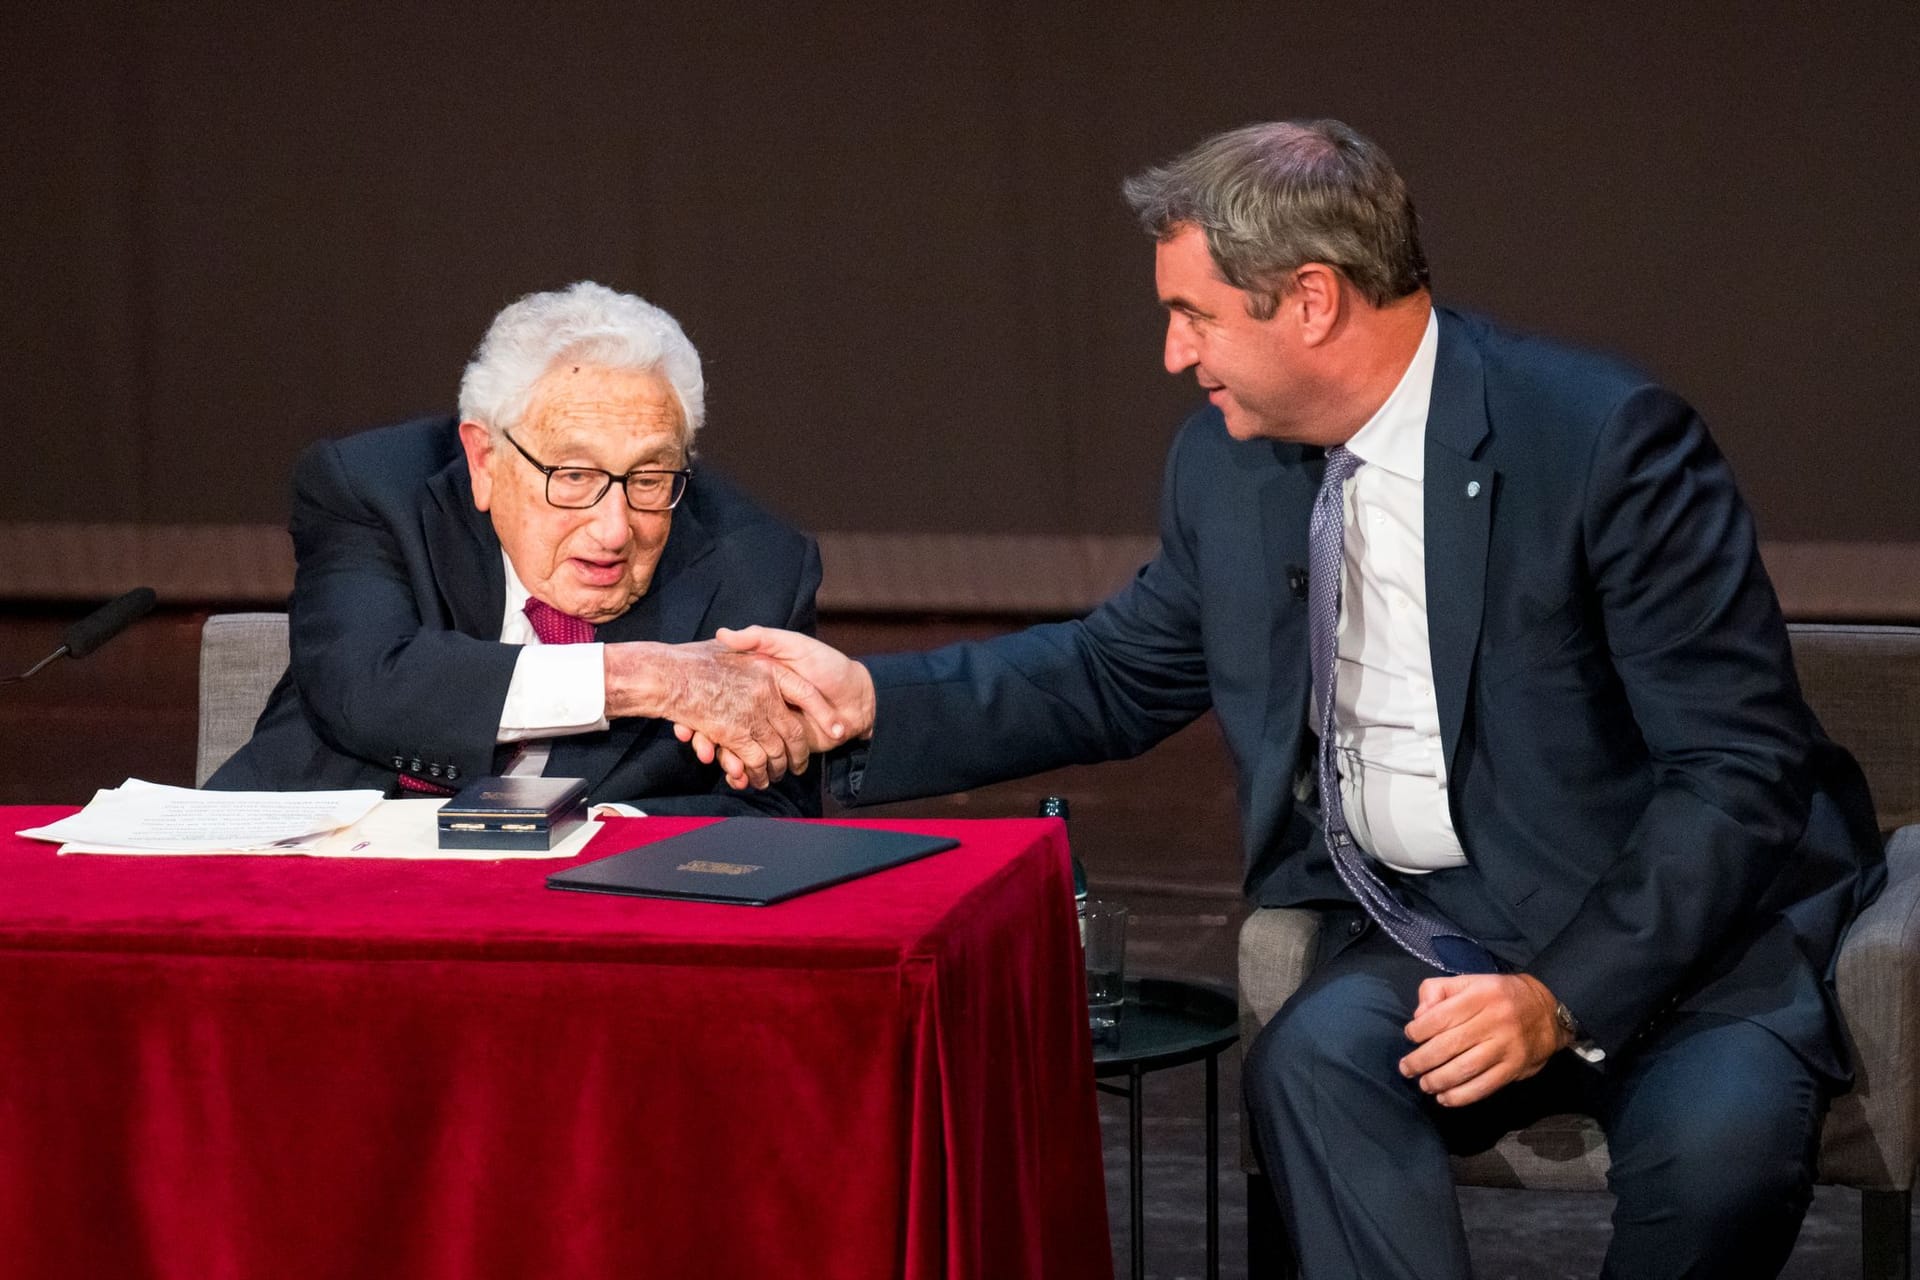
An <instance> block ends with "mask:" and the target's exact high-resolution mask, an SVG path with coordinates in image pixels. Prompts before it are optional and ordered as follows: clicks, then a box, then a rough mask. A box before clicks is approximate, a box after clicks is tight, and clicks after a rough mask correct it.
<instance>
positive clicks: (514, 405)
mask: <svg viewBox="0 0 1920 1280" xmlns="http://www.w3.org/2000/svg"><path fill="white" fill-rule="evenodd" d="M567 360H579V361H584V362H586V363H589V364H602V365H608V366H611V367H613V368H616V369H643V370H646V371H647V372H649V373H657V374H659V375H660V376H661V377H662V378H665V379H666V380H667V383H668V385H669V386H671V387H672V388H673V393H674V395H675V396H676V397H678V399H679V401H680V411H681V414H682V416H684V417H685V419H686V440H685V443H686V444H687V445H688V446H691V445H692V444H693V434H694V432H696V431H698V430H699V429H700V423H701V421H702V420H703V419H704V418H705V417H706V411H707V384H706V380H705V378H704V377H703V376H702V375H701V372H700V353H699V352H697V351H695V350H694V349H693V344H692V343H691V342H689V341H687V335H686V334H685V333H684V332H683V331H682V330H681V328H680V322H679V321H677V320H675V319H674V318H673V317H672V316H670V315H668V314H667V313H666V312H664V311H662V310H661V309H660V308H659V307H656V306H654V305H653V304H652V303H651V302H647V301H645V300H644V299H641V298H636V297H634V296H633V295H632V294H630V293H618V292H616V291H614V290H612V289H609V288H607V287H606V286H605V285H603V284H594V283H593V282H592V281H590V280H582V281H580V282H579V283H578V284H571V285H568V286H567V287H566V288H564V289H555V290H551V291H549V292H546V293H530V294H528V295H527V296H526V297H524V298H521V299H520V300H519V301H518V302H515V303H512V304H511V305H509V306H508V307H507V308H506V309H505V310H503V311H501V312H500V314H499V315H497V316H495V317H494V318H493V323H492V324H490V325H488V326H487V333H486V336H485V337H483V338H481V339H480V345H479V347H477V348H476V349H475V350H474V353H473V359H471V360H469V361H468V362H467V368H466V372H465V373H463V374H461V375H460V417H461V418H462V419H463V420H466V421H472V422H478V423H481V424H482V425H484V426H485V427H486V428H487V429H488V430H489V431H491V432H493V433H494V434H495V435H496V436H497V435H499V433H501V432H502V431H505V430H507V429H508V428H510V427H515V426H518V425H519V423H520V418H521V416H522V415H523V414H525V413H526V410H527V401H528V399H529V398H530V397H531V396H532V394H533V386H534V384H535V383H536V382H538V381H540V379H541V378H542V377H544V376H545V375H546V373H547V371H548V370H549V369H552V368H553V367H554V366H555V365H557V364H559V363H561V362H562V361H567Z"/></svg>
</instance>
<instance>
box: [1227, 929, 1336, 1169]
mask: <svg viewBox="0 0 1920 1280" xmlns="http://www.w3.org/2000/svg"><path fill="white" fill-rule="evenodd" d="M1319 939H1320V913H1319V912H1318V911H1309V910H1306V909H1305V908H1302V907H1261V908H1259V909H1258V910H1256V911H1255V912H1254V913H1253V914H1252V915H1250V916H1248V917H1247V919H1246V923H1245V924H1242V925H1241V926H1240V961H1239V973H1240V982H1239V984H1238V985H1239V988H1240V1052H1241V1053H1243V1054H1244V1053H1245V1052H1246V1051H1247V1050H1248V1048H1249V1047H1251V1046H1252V1044H1253V1038H1254V1037H1255V1036H1257V1035H1259V1034H1260V1028H1262V1027H1264V1026H1266V1025H1267V1020H1268V1019H1269V1018H1271V1017H1273V1015H1274V1014H1275V1013H1276V1012H1278V1011H1279V1009H1280V1006H1281V1005H1283V1004H1285V1003H1286V1002H1287V997H1288V996H1290V995H1292V994H1293V993H1294V992H1295V991H1297V990H1298V989H1299V987H1300V984H1301V982H1302V981H1304V980H1305V979H1306V976H1307V970H1308V969H1310V968H1312V967H1313V953H1314V949H1315V946H1316V944H1317V943H1318V942H1319ZM1240 1167H1241V1168H1242V1169H1244V1170H1246V1171H1247V1172H1248V1173H1257V1172H1258V1171H1259V1164H1258V1162H1257V1161H1256V1160H1255V1159H1254V1154H1253V1136H1252V1132H1251V1127H1250V1126H1249V1125H1248V1124H1247V1123H1246V1120H1245V1118H1244V1111H1243V1114H1242V1119H1241V1122H1240Z"/></svg>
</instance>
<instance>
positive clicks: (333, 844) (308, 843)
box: [20, 798, 601, 862]
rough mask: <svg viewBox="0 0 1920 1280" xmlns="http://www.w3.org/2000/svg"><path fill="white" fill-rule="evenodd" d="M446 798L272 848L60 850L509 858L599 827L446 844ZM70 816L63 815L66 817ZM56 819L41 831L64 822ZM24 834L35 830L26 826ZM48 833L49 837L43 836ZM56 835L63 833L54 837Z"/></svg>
mask: <svg viewBox="0 0 1920 1280" xmlns="http://www.w3.org/2000/svg"><path fill="white" fill-rule="evenodd" d="M445 803H446V800H445V799H426V798H418V799H405V800H380V801H379V802H378V803H377V804H375V805H374V807H373V808H372V809H371V810H370V811H369V812H368V813H367V815H366V816H365V817H363V818H361V819H360V820H359V821H358V822H356V823H354V824H352V825H351V826H348V827H345V828H342V829H341V830H338V831H332V832H327V833H324V834H322V835H319V836H315V837H312V838H309V839H306V840H298V841H293V840H289V841H286V842H284V843H282V844H278V845H274V846H271V847H267V848H224V849H208V848H195V849H179V848H176V849H136V848H128V847H126V846H124V845H115V844H103V843H100V842H96V841H70V842H67V843H64V844H62V845H61V846H60V852H61V853H104V854H136V855H141V856H145V857H155V856H159V857H204V856H207V855H210V854H226V855H232V854H244V855H249V856H256V857H276V856H277V857H286V856H289V855H305V856H308V857H314V858H402V859H415V860H421V861H425V860H428V859H444V860H450V861H460V862H498V861H501V860H503V859H508V858H571V857H573V856H575V855H576V854H578V853H579V852H580V851H581V850H582V849H584V848H585V847H586V845H587V841H589V840H591V839H593V837H594V835H595V833H597V832H598V831H599V830H600V825H601V824H600V823H598V822H584V823H582V824H581V825H580V826H578V827H576V828H574V829H573V830H572V831H571V832H569V833H568V834H567V837H566V838H565V839H564V840H562V841H561V842H560V843H559V844H558V845H555V846H554V847H553V848H551V849H442V848H441V847H440V829H439V824H438V823H437V822H436V820H435V819H436V816H437V815H438V813H439V811H440V806H441V805H443V804H445ZM64 821H67V820H66V819H62V822H64ZM60 825H61V824H60V823H53V824H50V825H49V826H47V827H42V828H36V830H39V831H51V830H53V828H55V827H58V826H60ZM20 834H21V835H30V834H32V832H26V831H23V832H21V833H20ZM38 838H40V839H46V838H48V837H44V836H41V837H38ZM53 838H56V839H57V838H58V837H57V836H56V837H53Z"/></svg>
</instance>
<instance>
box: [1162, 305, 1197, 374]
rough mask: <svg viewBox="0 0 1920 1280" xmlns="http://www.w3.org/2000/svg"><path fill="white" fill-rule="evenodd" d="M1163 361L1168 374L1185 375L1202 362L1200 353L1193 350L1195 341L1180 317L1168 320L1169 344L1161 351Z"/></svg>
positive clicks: (1172, 317)
mask: <svg viewBox="0 0 1920 1280" xmlns="http://www.w3.org/2000/svg"><path fill="white" fill-rule="evenodd" d="M1161 360H1162V362H1163V363H1164V364H1165V365H1166V366H1167V372H1168V373H1184V372H1185V371H1186V370H1188V369H1191V368H1192V367H1193V366H1194V365H1196V364H1198V363H1199V361H1200V356H1199V353H1198V352H1196V351H1195V350H1194V349H1193V340H1192V338H1191V337H1190V336H1189V335H1188V334H1187V332H1186V326H1185V325H1184V324H1183V323H1182V321H1181V319H1180V317H1179V316H1169V317H1168V318H1167V342H1166V346H1165V347H1164V348H1163V349H1162V351H1161Z"/></svg>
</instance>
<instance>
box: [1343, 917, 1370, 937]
mask: <svg viewBox="0 0 1920 1280" xmlns="http://www.w3.org/2000/svg"><path fill="white" fill-rule="evenodd" d="M1366 931H1367V922H1366V921H1365V920H1349V921H1348V922H1347V936H1348V937H1349V938H1357V937H1359V936H1360V935H1361V934H1363V933H1365V932H1366Z"/></svg>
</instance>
